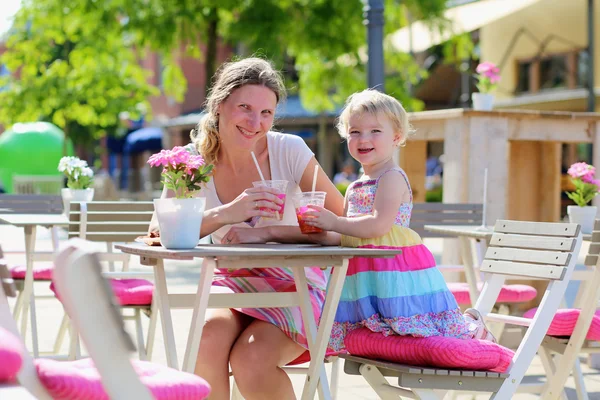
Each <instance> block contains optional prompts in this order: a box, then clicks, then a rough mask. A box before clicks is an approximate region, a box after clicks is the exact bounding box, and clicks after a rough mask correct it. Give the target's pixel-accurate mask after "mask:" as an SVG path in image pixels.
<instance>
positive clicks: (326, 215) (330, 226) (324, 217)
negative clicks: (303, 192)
mask: <svg viewBox="0 0 600 400" xmlns="http://www.w3.org/2000/svg"><path fill="white" fill-rule="evenodd" d="M308 208H309V210H308V211H305V212H304V214H303V216H304V217H308V218H306V219H305V221H306V225H311V226H316V227H317V228H321V229H323V230H325V231H335V230H336V225H337V223H338V221H339V217H338V216H337V215H335V214H334V213H332V212H331V211H329V210H328V209H326V208H324V207H320V206H314V205H309V206H308Z"/></svg>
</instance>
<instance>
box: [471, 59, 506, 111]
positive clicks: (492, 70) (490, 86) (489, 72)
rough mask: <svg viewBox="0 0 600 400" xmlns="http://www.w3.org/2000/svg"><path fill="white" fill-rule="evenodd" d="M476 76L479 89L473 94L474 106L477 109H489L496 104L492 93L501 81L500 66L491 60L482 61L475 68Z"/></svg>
mask: <svg viewBox="0 0 600 400" xmlns="http://www.w3.org/2000/svg"><path fill="white" fill-rule="evenodd" d="M475 72H477V73H476V74H475V78H476V79H477V83H476V84H475V85H476V86H477V89H479V92H475V93H473V94H472V95H471V98H472V100H473V108H474V109H475V110H482V111H489V110H491V109H492V107H493V106H494V95H493V94H492V93H491V92H492V91H493V90H494V89H496V86H497V85H498V82H500V68H498V67H497V66H496V65H495V64H494V63H491V62H489V61H485V62H482V63H481V64H479V65H478V66H477V68H476V70H475Z"/></svg>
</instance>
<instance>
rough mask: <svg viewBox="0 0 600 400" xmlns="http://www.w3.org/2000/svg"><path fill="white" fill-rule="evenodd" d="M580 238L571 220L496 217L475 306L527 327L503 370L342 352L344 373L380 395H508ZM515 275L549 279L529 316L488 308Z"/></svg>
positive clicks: (560, 291)
mask: <svg viewBox="0 0 600 400" xmlns="http://www.w3.org/2000/svg"><path fill="white" fill-rule="evenodd" d="M581 241H582V236H581V233H580V227H579V225H576V224H565V223H544V222H520V221H506V220H498V221H497V222H496V225H495V229H494V235H493V237H492V240H491V242H490V247H489V248H488V249H487V252H486V255H485V258H484V260H483V263H482V266H481V269H482V271H483V272H485V273H486V278H485V283H484V286H483V290H482V292H481V295H480V296H479V298H478V300H477V303H476V305H475V308H477V309H478V310H479V312H480V313H481V314H482V315H483V316H484V318H485V319H486V321H497V322H503V323H508V324H514V325H519V326H525V327H528V328H527V331H526V334H525V336H524V338H523V340H522V342H521V344H520V345H519V348H518V349H517V351H516V353H515V355H514V357H513V360H512V363H511V365H510V366H509V368H508V370H507V371H506V372H505V373H495V372H482V371H459V370H447V369H436V368H429V367H418V366H408V365H402V364H396V363H391V362H382V361H378V360H371V359H368V358H363V357H357V356H352V355H348V356H342V358H345V359H346V362H345V366H344V370H345V372H346V373H348V374H352V375H362V376H363V377H364V378H365V379H366V380H367V382H368V383H369V384H370V385H371V387H372V388H373V389H374V390H375V392H376V393H377V394H378V395H379V396H380V397H381V398H382V399H384V400H388V399H398V398H399V397H400V396H403V397H408V398H413V399H441V398H443V396H444V395H445V394H446V393H447V392H448V391H454V390H460V391H477V392H492V393H493V395H492V398H495V399H510V398H512V396H513V394H514V393H515V392H516V390H517V388H518V386H519V384H520V383H521V380H522V379H523V376H524V374H525V372H526V370H527V368H528V367H529V365H530V364H531V361H532V360H533V357H534V356H535V354H536V352H537V349H538V348H539V346H540V344H541V343H542V340H543V339H544V335H545V333H546V332H547V330H548V327H549V326H550V322H551V321H552V318H553V316H554V314H555V312H556V310H557V309H558V307H559V305H560V302H561V301H562V299H563V296H564V293H565V290H566V287H567V284H568V282H569V279H570V278H571V275H572V273H573V270H574V267H575V263H576V260H577V254H578V253H579V249H580V247H581ZM515 276H520V277H528V278H536V279H545V280H548V281H549V284H548V287H547V289H546V292H545V293H544V296H543V298H542V300H541V303H540V306H539V308H538V310H537V312H536V314H535V316H534V318H533V319H527V318H522V317H514V316H509V315H502V314H492V313H491V310H492V307H493V306H494V303H495V301H496V299H497V298H498V294H499V293H500V289H501V287H502V285H503V283H504V281H505V280H506V278H507V277H515ZM385 376H394V377H398V386H399V387H394V386H392V385H390V384H389V383H388V381H387V380H386V379H385V378H384V377H385Z"/></svg>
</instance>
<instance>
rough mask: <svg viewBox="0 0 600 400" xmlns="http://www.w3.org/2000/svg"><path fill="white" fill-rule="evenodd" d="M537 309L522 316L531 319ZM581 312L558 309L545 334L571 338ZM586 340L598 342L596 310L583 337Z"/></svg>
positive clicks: (599, 330)
mask: <svg viewBox="0 0 600 400" xmlns="http://www.w3.org/2000/svg"><path fill="white" fill-rule="evenodd" d="M536 311H537V308H532V309H531V310H529V311H527V312H526V313H525V314H523V316H524V317H525V318H533V316H534V315H535V312H536ZM580 313H581V310H579V309H577V308H564V309H560V310H558V311H557V312H556V314H554V318H553V319H552V323H550V328H548V332H546V334H547V335H549V336H571V334H572V333H573V330H574V329H575V324H576V323H577V318H579V314H580ZM585 338H586V339H588V340H600V310H597V311H596V313H595V314H594V316H593V317H592V323H591V324H590V329H588V332H587V335H586V336H585Z"/></svg>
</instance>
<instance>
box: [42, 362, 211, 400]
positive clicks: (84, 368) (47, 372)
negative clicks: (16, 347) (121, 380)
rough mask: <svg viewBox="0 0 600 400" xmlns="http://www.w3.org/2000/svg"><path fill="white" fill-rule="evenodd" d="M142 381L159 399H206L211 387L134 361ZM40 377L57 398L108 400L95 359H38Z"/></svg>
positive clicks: (183, 374)
mask: <svg viewBox="0 0 600 400" xmlns="http://www.w3.org/2000/svg"><path fill="white" fill-rule="evenodd" d="M131 363H132V364H133V367H134V369H135V371H136V372H137V374H138V376H139V377H140V380H141V381H142V383H143V384H144V385H146V387H148V389H150V391H151V392H152V396H153V397H154V398H155V399H157V400H176V399H177V400H188V399H189V400H192V399H205V398H207V397H208V395H209V393H210V386H209V384H208V383H207V382H206V381H205V380H204V379H202V378H200V377H199V376H196V375H193V374H189V373H187V372H181V371H177V370H175V369H172V368H169V367H166V366H164V365H160V364H154V363H151V362H148V361H138V360H133V361H131ZM35 366H36V369H37V373H38V376H39V378H40V381H41V382H42V384H43V385H44V386H45V387H46V390H48V392H49V393H50V396H52V398H53V399H60V400H76V399H77V400H80V399H81V400H83V399H94V400H108V399H109V397H108V394H107V393H106V391H105V390H104V387H103V386H102V382H101V381H100V374H99V373H98V371H97V370H96V367H95V366H94V363H93V361H92V359H90V358H86V359H83V360H77V361H56V360H50V359H43V358H38V359H36V360H35Z"/></svg>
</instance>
